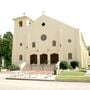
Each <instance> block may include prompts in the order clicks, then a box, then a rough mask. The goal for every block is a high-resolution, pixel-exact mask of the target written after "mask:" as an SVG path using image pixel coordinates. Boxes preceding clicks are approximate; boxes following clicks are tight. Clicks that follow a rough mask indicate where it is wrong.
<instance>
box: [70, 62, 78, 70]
mask: <svg viewBox="0 0 90 90" xmlns="http://www.w3.org/2000/svg"><path fill="white" fill-rule="evenodd" d="M70 65H71V66H72V68H73V69H75V68H76V67H79V62H78V61H71V62H70Z"/></svg>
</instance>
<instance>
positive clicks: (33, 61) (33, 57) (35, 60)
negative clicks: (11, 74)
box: [30, 54, 37, 64]
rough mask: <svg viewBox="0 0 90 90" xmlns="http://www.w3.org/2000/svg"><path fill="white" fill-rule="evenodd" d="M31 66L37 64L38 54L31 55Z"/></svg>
mask: <svg viewBox="0 0 90 90" xmlns="http://www.w3.org/2000/svg"><path fill="white" fill-rule="evenodd" d="M30 64H37V55H36V54H32V55H30Z"/></svg>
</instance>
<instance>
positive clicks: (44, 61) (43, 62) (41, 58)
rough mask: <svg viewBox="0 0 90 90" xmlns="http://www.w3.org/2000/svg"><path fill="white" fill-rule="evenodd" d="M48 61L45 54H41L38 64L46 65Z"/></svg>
mask: <svg viewBox="0 0 90 90" xmlns="http://www.w3.org/2000/svg"><path fill="white" fill-rule="evenodd" d="M47 63H48V60H47V54H41V55H40V64H47Z"/></svg>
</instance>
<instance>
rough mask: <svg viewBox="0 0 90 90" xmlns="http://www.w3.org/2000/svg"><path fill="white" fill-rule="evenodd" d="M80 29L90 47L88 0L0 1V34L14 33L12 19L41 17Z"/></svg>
mask: <svg viewBox="0 0 90 90" xmlns="http://www.w3.org/2000/svg"><path fill="white" fill-rule="evenodd" d="M43 11H44V14H45V15H46V16H49V17H51V18H54V19H56V20H58V21H60V22H63V23H65V24H68V25H70V26H72V27H75V28H78V29H80V31H81V32H82V34H83V36H84V39H85V42H86V45H90V0H0V34H1V35H3V34H4V33H6V32H8V31H11V32H12V33H14V21H13V18H16V17H20V16H23V13H24V12H25V14H26V16H28V17H29V18H31V19H33V20H36V19H37V18H38V17H40V16H41V15H42V12H43Z"/></svg>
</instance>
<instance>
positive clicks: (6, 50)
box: [3, 32, 13, 67]
mask: <svg viewBox="0 0 90 90" xmlns="http://www.w3.org/2000/svg"><path fill="white" fill-rule="evenodd" d="M12 39H13V35H12V33H11V32H6V34H4V36H3V57H4V60H5V66H6V67H7V66H9V65H11V63H12V62H11V56H12Z"/></svg>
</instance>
